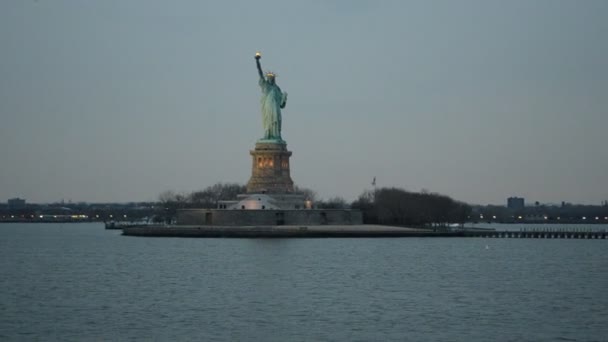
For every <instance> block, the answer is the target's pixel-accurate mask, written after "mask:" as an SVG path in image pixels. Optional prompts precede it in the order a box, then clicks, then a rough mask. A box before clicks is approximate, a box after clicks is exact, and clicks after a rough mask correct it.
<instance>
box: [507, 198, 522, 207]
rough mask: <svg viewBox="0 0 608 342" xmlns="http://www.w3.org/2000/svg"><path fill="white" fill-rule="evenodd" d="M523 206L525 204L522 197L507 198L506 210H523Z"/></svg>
mask: <svg viewBox="0 0 608 342" xmlns="http://www.w3.org/2000/svg"><path fill="white" fill-rule="evenodd" d="M524 206H525V202H524V199H523V198H522V197H509V198H507V208H509V209H523V208H524Z"/></svg>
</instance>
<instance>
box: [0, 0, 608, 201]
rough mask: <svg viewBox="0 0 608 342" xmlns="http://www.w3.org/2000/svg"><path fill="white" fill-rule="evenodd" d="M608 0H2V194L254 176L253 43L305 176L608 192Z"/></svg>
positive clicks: (546, 194)
mask: <svg viewBox="0 0 608 342" xmlns="http://www.w3.org/2000/svg"><path fill="white" fill-rule="evenodd" d="M607 37H608V1H604V0H598V1H593V0H581V1H565V0H564V1H560V0H544V1H541V0H509V1H489V0H478V1H467V0H459V1H451V0H449V1H448V0H446V1H428V0H420V1H363V0H357V1H339V0H334V1H321V0H318V1H298V2H294V1H285V0H277V1H266V0H258V1H248V0H247V1H194V0H193V1H124V0H104V1H76V0H74V1H58V0H38V1H26V0H5V1H1V2H0V47H1V52H2V53H1V55H0V120H1V121H0V122H1V125H0V160H1V164H0V165H1V166H0V200H6V199H7V198H9V197H14V196H19V197H24V198H26V199H27V200H28V201H30V202H50V201H58V200H61V199H65V200H66V201H67V200H72V201H140V200H155V199H157V196H158V194H159V193H160V192H162V191H164V190H176V191H188V192H189V191H192V190H197V189H201V188H203V187H205V186H207V185H211V184H213V183H216V182H220V181H222V182H239V183H245V182H247V180H248V179H249V176H250V172H251V170H250V167H251V160H250V158H251V157H250V156H249V149H252V148H253V146H254V144H255V141H256V140H257V139H258V138H260V137H261V136H262V124H261V114H260V109H259V98H260V89H259V87H258V84H257V73H256V70H255V62H254V59H253V55H254V53H255V52H256V51H257V50H260V51H261V52H262V55H263V58H262V66H263V67H264V68H265V69H270V70H272V71H275V72H276V73H278V78H277V83H278V84H279V86H280V87H281V88H282V89H283V90H284V91H286V92H288V93H289V101H288V103H287V108H286V109H285V110H284V111H283V138H284V139H285V140H286V141H287V143H288V148H289V149H290V150H292V151H293V156H292V158H291V161H292V163H291V168H292V178H293V180H294V181H295V183H296V184H298V185H301V186H305V187H310V188H312V189H314V190H316V191H317V192H318V194H319V195H320V196H321V197H324V198H328V197H330V196H334V195H339V196H343V197H345V198H347V199H349V200H352V199H354V198H356V196H357V195H358V194H360V193H361V192H362V191H363V190H364V189H369V188H371V185H370V183H371V181H372V178H373V177H374V176H376V177H377V185H378V186H399V187H403V188H406V189H408V190H413V191H419V190H421V189H427V190H429V191H434V192H440V193H444V194H447V195H450V196H452V197H454V198H456V199H459V200H463V201H467V202H470V203H497V204H502V203H505V202H506V198H507V197H508V196H514V195H516V196H523V197H525V198H526V200H528V201H536V200H538V201H541V202H560V201H562V200H565V201H571V202H582V203H596V204H599V203H600V202H601V201H602V200H607V199H608V185H607V184H608V149H607V148H606V145H607V140H608V139H607V138H606V137H607V135H606V131H607V130H608V113H607V111H608V110H607V109H608V38H607Z"/></svg>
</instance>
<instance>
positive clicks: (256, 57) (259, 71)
mask: <svg viewBox="0 0 608 342" xmlns="http://www.w3.org/2000/svg"><path fill="white" fill-rule="evenodd" d="M260 58H262V55H261V54H260V53H259V52H256V53H255V64H256V65H257V67H258V74H259V75H260V78H261V79H264V72H263V71H262V65H261V64H260Z"/></svg>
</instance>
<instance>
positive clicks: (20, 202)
mask: <svg viewBox="0 0 608 342" xmlns="http://www.w3.org/2000/svg"><path fill="white" fill-rule="evenodd" d="M7 202H8V210H19V209H24V208H25V200H24V199H22V198H19V197H15V198H11V199H9V200H8V201H7Z"/></svg>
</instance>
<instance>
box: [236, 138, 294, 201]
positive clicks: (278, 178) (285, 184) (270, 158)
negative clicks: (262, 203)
mask: <svg viewBox="0 0 608 342" xmlns="http://www.w3.org/2000/svg"><path fill="white" fill-rule="evenodd" d="M249 153H250V154H251V156H252V158H253V164H252V166H251V178H250V179H249V182H247V193H249V194H290V193H293V191H294V190H293V181H292V180H291V176H290V173H289V157H291V151H288V150H287V144H286V143H285V142H284V141H274V140H267V141H265V140H261V141H258V142H257V143H256V144H255V149H254V150H253V151H249Z"/></svg>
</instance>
